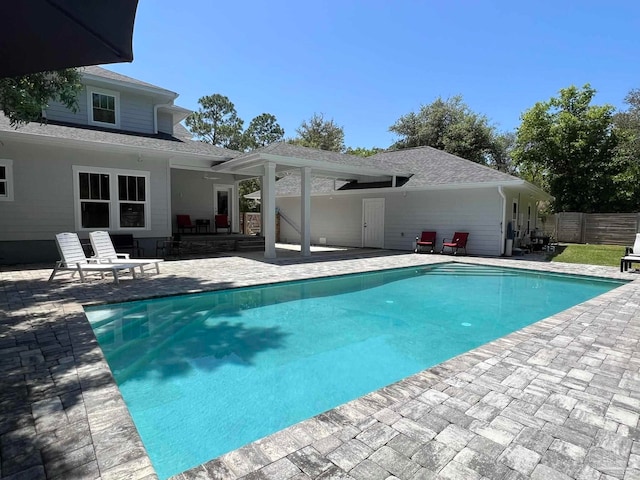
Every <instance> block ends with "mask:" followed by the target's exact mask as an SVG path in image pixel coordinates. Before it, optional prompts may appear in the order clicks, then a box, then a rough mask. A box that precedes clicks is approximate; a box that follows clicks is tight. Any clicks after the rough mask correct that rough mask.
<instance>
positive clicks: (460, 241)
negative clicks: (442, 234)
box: [440, 232, 469, 255]
mask: <svg viewBox="0 0 640 480" xmlns="http://www.w3.org/2000/svg"><path fill="white" fill-rule="evenodd" d="M468 238H469V233H468V232H456V233H454V234H453V237H452V238H451V240H450V241H447V239H446V238H443V239H442V250H440V253H445V251H444V250H445V248H448V249H450V250H451V253H452V254H453V255H457V254H458V250H459V249H463V250H464V254H465V255H466V254H467V239H468Z"/></svg>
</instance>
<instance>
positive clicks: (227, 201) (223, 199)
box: [213, 185, 234, 222]
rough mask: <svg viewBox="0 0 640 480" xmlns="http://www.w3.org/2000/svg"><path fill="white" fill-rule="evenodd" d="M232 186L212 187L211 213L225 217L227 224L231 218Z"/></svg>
mask: <svg viewBox="0 0 640 480" xmlns="http://www.w3.org/2000/svg"><path fill="white" fill-rule="evenodd" d="M232 198H233V186H232V185H215V186H214V187H213V213H214V215H221V214H222V215H227V217H228V218H229V222H231V221H232V218H234V216H233V213H234V212H233V211H232V210H233V201H232Z"/></svg>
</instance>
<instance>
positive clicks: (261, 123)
mask: <svg viewBox="0 0 640 480" xmlns="http://www.w3.org/2000/svg"><path fill="white" fill-rule="evenodd" d="M283 138H284V128H282V127H281V126H280V125H278V121H277V119H276V117H275V116H274V115H271V114H270V113H263V114H261V115H258V116H257V117H255V118H254V119H253V120H251V122H249V126H248V127H247V129H246V130H245V131H244V133H243V140H242V144H243V145H242V146H243V147H244V148H243V149H244V150H247V149H248V150H254V149H256V148H260V147H266V146H267V145H269V144H271V143H274V142H279V141H280V140H282V139H283Z"/></svg>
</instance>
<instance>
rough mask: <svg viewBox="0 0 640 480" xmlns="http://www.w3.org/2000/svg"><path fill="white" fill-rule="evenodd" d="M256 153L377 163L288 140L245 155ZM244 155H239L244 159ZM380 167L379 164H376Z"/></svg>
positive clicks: (333, 161) (320, 159) (350, 163)
mask: <svg viewBox="0 0 640 480" xmlns="http://www.w3.org/2000/svg"><path fill="white" fill-rule="evenodd" d="M256 153H262V154H270V155H278V156H281V157H295V158H301V159H305V160H318V161H322V162H329V163H335V164H339V165H352V166H353V165H355V166H362V167H374V166H375V165H374V164H373V163H371V162H370V161H369V159H367V158H364V157H359V156H357V155H348V154H346V153H339V152H330V151H328V150H318V149H315V148H308V147H301V146H299V145H292V144H290V143H286V142H276V143H272V144H271V145H267V146H266V147H262V148H259V149H256V150H253V151H251V152H249V153H246V154H244V155H243V156H250V155H255V154H256ZM243 156H240V157H238V159H242V157H243ZM375 167H376V168H378V166H375ZM383 170H395V169H390V168H389V166H388V165H384V166H383ZM402 171H403V172H404V170H402Z"/></svg>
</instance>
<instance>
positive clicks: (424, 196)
mask: <svg viewBox="0 0 640 480" xmlns="http://www.w3.org/2000/svg"><path fill="white" fill-rule="evenodd" d="M381 197H382V198H385V242H384V247H385V248H388V249H394V250H411V249H412V248H413V242H414V241H415V237H416V236H417V235H419V234H420V232H421V231H422V230H435V231H436V232H437V233H438V236H437V239H436V241H437V243H442V239H443V238H451V236H452V235H453V234H454V232H455V231H464V232H469V233H470V235H469V243H468V246H467V252H468V253H470V254H475V255H490V256H493V255H496V256H497V255H500V253H501V252H500V247H501V221H502V199H501V197H500V195H499V194H498V190H497V188H487V189H464V190H456V191H453V190H438V191H431V192H415V191H413V192H411V191H410V192H406V196H405V195H404V194H403V192H397V193H396V192H393V193H385V194H377V193H355V194H349V195H334V196H333V197H328V196H322V197H312V198H311V241H312V243H318V241H319V238H320V237H325V238H326V239H327V243H328V244H329V245H343V246H353V247H359V246H361V245H362V199H363V198H381ZM276 205H277V206H278V207H279V208H280V210H281V211H282V212H283V213H284V214H285V215H286V216H287V217H289V218H291V219H293V220H294V221H295V222H297V224H298V225H299V222H300V221H299V218H300V200H299V198H280V199H278V200H277V201H276ZM280 239H281V241H284V242H298V241H299V239H300V236H299V235H298V234H297V233H296V232H295V230H294V229H293V228H291V227H290V226H289V225H288V224H287V223H286V222H284V221H282V220H281V222H280Z"/></svg>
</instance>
